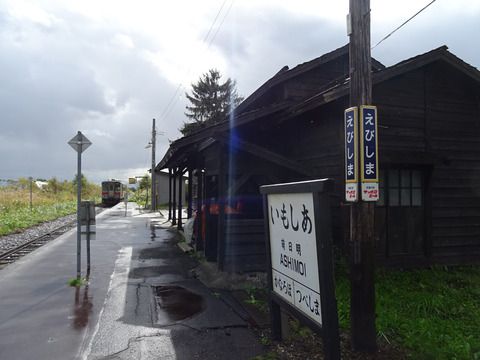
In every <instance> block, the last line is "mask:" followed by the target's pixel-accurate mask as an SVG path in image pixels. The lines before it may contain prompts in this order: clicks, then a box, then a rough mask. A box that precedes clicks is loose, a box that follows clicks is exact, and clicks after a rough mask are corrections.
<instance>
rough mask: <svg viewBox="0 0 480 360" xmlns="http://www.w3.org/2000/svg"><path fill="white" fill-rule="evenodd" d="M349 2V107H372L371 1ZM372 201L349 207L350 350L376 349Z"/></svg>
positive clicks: (373, 204)
mask: <svg viewBox="0 0 480 360" xmlns="http://www.w3.org/2000/svg"><path fill="white" fill-rule="evenodd" d="M349 1H350V16H349V19H350V34H349V35H350V49H349V51H350V106H358V107H359V108H360V105H371V103H372V77H371V54H370V0H349ZM374 207H375V203H374V202H364V201H359V202H358V203H353V204H352V206H351V216H350V221H351V261H350V263H351V266H350V276H351V279H350V281H351V298H350V299H351V300H350V321H351V332H352V347H353V349H354V350H356V351H363V352H374V351H376V349H377V344H376V328H375V284H374V275H375V274H374Z"/></svg>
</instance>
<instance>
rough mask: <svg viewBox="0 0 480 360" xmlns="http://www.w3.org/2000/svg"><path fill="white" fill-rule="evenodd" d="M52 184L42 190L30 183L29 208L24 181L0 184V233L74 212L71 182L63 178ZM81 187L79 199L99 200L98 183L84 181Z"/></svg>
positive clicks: (13, 230) (74, 204)
mask: <svg viewBox="0 0 480 360" xmlns="http://www.w3.org/2000/svg"><path fill="white" fill-rule="evenodd" d="M52 183H53V185H54V186H50V187H46V188H45V189H39V188H37V187H35V186H34V188H33V191H32V207H31V208H30V190H29V183H28V180H25V179H23V181H19V182H18V183H15V185H12V186H6V187H0V236H1V235H7V234H11V233H15V232H18V231H20V230H22V229H25V228H28V227H30V226H33V225H36V224H39V223H42V222H45V221H49V220H54V219H57V218H59V217H61V216H65V215H68V214H73V213H75V211H76V206H77V205H76V204H77V202H76V191H75V187H74V184H72V183H71V182H67V181H65V182H63V183H59V182H57V181H53V182H52ZM49 185H50V182H49ZM85 189H86V191H85V193H84V195H83V198H86V199H92V200H93V199H94V198H95V197H96V198H97V199H99V196H100V187H99V186H97V185H93V184H88V183H86V184H85Z"/></svg>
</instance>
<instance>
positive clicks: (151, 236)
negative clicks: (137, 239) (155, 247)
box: [150, 226, 157, 241]
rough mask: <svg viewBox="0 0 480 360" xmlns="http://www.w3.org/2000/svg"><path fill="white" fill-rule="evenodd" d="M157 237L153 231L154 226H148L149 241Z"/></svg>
mask: <svg viewBox="0 0 480 360" xmlns="http://www.w3.org/2000/svg"><path fill="white" fill-rule="evenodd" d="M156 238H157V233H156V231H155V228H154V227H153V226H151V227H150V241H155V239H156Z"/></svg>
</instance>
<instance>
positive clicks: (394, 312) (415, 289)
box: [337, 266, 480, 360]
mask: <svg viewBox="0 0 480 360" xmlns="http://www.w3.org/2000/svg"><path fill="white" fill-rule="evenodd" d="M349 292H350V288H349V281H348V279H347V276H346V274H345V272H342V271H340V274H339V276H338V277H337V300H338V308H339V318H340V326H341V327H342V328H343V329H348V327H349V316H350V315H349V299H350V293H349ZM376 314H377V321H376V324H377V333H378V336H379V337H382V338H383V339H384V340H386V341H387V342H393V343H395V344H398V345H401V347H403V348H405V349H406V350H407V352H408V353H409V354H410V357H411V358H412V359H419V360H422V359H425V360H427V359H428V360H430V359H432V360H434V359H435V360H442V359H445V360H446V359H465V360H479V359H480V268H479V267H474V266H470V267H458V268H454V267H452V268H449V267H434V268H431V269H423V270H412V271H399V270H378V271H377V276H376Z"/></svg>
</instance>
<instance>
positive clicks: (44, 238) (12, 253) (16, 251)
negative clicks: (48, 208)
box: [0, 208, 104, 269]
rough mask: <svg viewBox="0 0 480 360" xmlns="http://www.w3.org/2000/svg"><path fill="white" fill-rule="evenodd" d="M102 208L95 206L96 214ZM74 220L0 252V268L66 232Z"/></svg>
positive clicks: (74, 223)
mask: <svg viewBox="0 0 480 360" xmlns="http://www.w3.org/2000/svg"><path fill="white" fill-rule="evenodd" d="M103 210H104V209H102V208H97V210H96V212H97V214H98V213H100V212H102V211H103ZM75 225H76V221H73V222H69V223H68V224H65V225H62V226H59V227H57V228H56V229H53V230H51V231H49V232H48V233H46V234H43V235H41V236H38V237H36V238H34V239H33V240H30V241H27V242H25V243H23V244H21V245H19V246H16V247H14V248H12V249H9V250H7V251H5V252H3V253H1V254H0V269H2V268H4V267H5V266H7V265H9V264H12V263H14V262H15V261H17V260H18V259H20V258H21V257H23V256H25V255H27V254H29V253H31V252H32V251H34V250H36V249H38V248H39V247H41V246H42V245H45V244H46V243H48V242H49V241H51V240H54V239H56V238H57V237H59V236H60V235H62V234H63V233H65V232H67V231H68V230H70V229H72V228H73V227H75Z"/></svg>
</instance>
